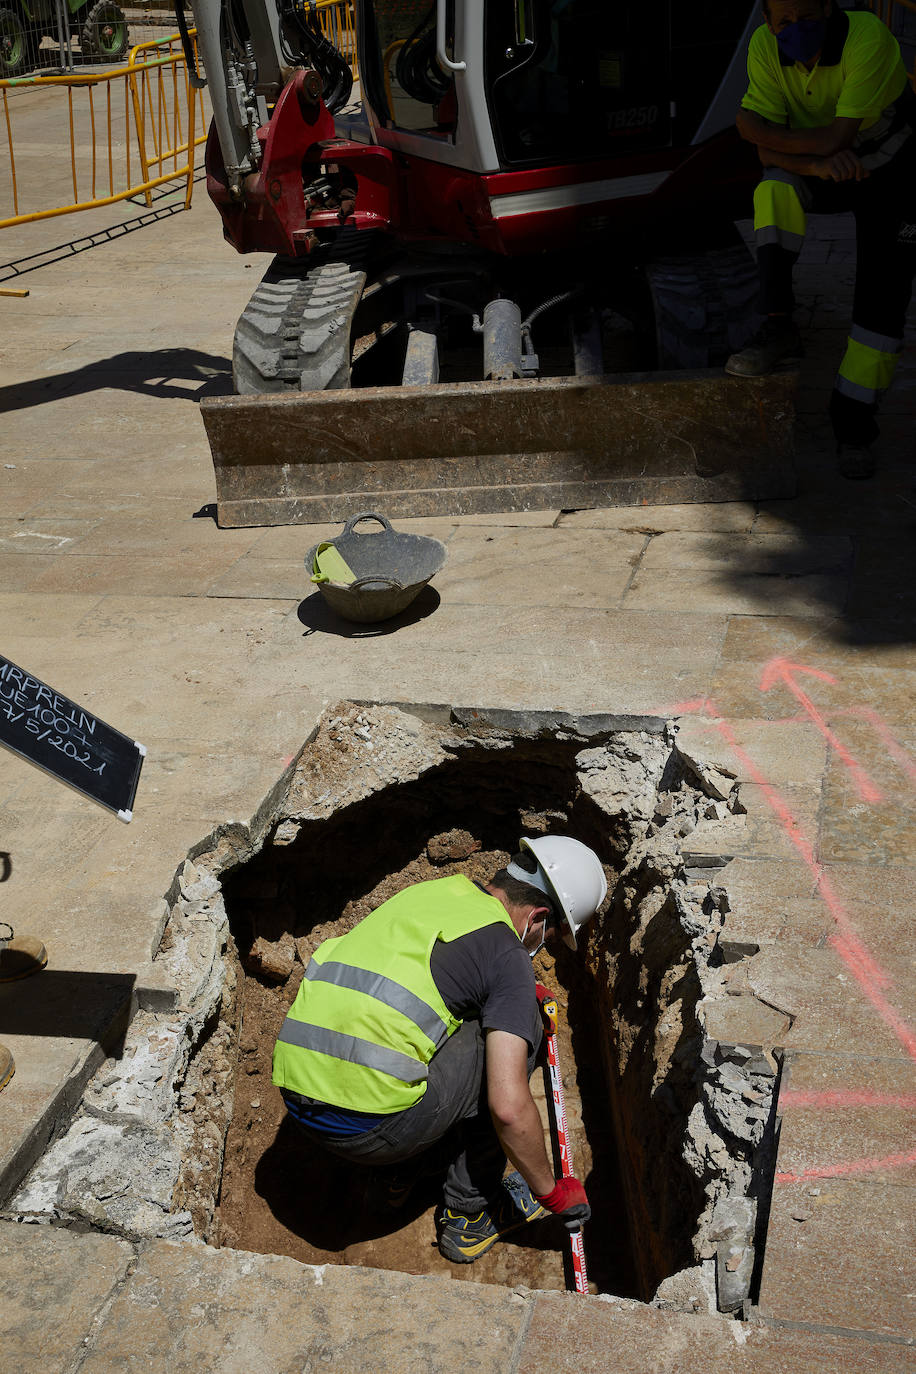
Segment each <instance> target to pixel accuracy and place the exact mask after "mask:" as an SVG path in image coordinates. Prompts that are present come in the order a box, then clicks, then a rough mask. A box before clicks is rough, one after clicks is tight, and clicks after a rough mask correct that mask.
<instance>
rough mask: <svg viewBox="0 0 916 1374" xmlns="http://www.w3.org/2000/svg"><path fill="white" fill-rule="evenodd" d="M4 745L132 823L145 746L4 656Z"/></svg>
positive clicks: (0, 701) (0, 708)
mask: <svg viewBox="0 0 916 1374" xmlns="http://www.w3.org/2000/svg"><path fill="white" fill-rule="evenodd" d="M0 744H5V745H6V746H7V748H9V749H12V750H13V751H14V752H15V753H17V754H21V755H22V757H23V758H24V759H28V761H29V763H34V764H37V765H38V767H39V768H44V769H45V771H46V772H48V773H53V774H54V776H55V777H56V778H60V780H61V782H66V783H68V784H69V785H70V786H71V787H75V788H76V789H77V791H78V792H84V793H85V794H86V796H87V797H91V798H92V800H93V801H97V802H99V803H100V804H101V805H102V806H106V807H108V809H109V810H110V811H114V812H115V813H116V814H117V816H118V818H119V820H122V821H129V820H130V818H131V815H132V808H133V804H134V797H135V796H136V794H137V784H138V782H139V781H140V769H141V768H142V767H143V760H144V758H145V757H146V750H145V749H144V747H143V745H142V744H137V742H136V740H132V739H129V738H128V736H127V735H122V734H121V732H120V731H119V730H113V729H112V728H111V726H110V725H106V724H105V722H104V721H103V720H99V718H98V717H97V716H93V715H90V714H89V712H88V711H84V710H83V708H82V707H81V706H77V704H76V702H75V701H71V700H70V698H69V697H65V696H64V695H63V694H62V693H61V692H56V691H55V690H54V688H53V687H49V686H48V685H47V683H45V682H41V681H40V680H39V679H38V678H37V677H32V675H31V674H30V673H27V672H26V671H25V669H24V668H17V667H16V664H15V663H10V661H9V659H8V658H4V657H3V656H2V655H0Z"/></svg>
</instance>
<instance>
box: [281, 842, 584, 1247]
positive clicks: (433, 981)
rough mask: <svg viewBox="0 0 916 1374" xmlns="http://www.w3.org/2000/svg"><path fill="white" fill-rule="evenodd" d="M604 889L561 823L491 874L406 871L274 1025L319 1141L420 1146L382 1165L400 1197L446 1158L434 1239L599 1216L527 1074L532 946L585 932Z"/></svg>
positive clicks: (382, 1156) (480, 1243) (354, 1151)
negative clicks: (547, 1132)
mask: <svg viewBox="0 0 916 1374" xmlns="http://www.w3.org/2000/svg"><path fill="white" fill-rule="evenodd" d="M606 894H607V882H606V880H605V876H604V872H603V870H602V867H601V863H600V861H599V859H598V856H597V855H596V854H595V853H594V851H593V850H591V849H589V848H588V847H587V846H586V845H584V844H581V843H580V842H579V841H578V840H574V839H571V838H570V837H568V836H561V835H545V836H541V837H539V838H536V839H522V840H521V841H520V849H519V853H517V854H516V855H515V856H514V858H513V859H512V861H511V862H510V863H509V864H508V865H507V866H506V868H503V869H500V870H499V872H498V873H496V874H494V876H493V878H492V879H491V881H490V882H489V883H487V884H479V883H474V882H471V881H470V879H468V878H465V877H463V876H461V875H456V876H454V877H448V878H438V879H436V880H434V881H432V882H425V883H417V884H415V885H414V886H412V887H409V888H405V889H404V891H403V892H400V893H398V894H397V895H396V896H395V897H392V898H391V899H390V900H389V901H387V902H385V903H383V905H382V906H380V907H379V908H378V909H377V910H376V911H374V912H372V913H371V914H370V915H369V916H367V917H366V918H365V919H364V920H363V921H361V922H360V924H359V925H358V926H356V927H355V928H354V929H353V930H352V931H350V932H349V933H348V934H347V935H344V936H341V937H339V938H337V939H332V940H326V941H325V942H324V943H323V944H322V945H321V946H320V947H319V948H318V949H317V950H316V951H315V954H314V955H313V957H312V959H311V962H310V963H309V966H308V968H307V969H306V972H305V976H304V978H303V980H302V984H301V986H300V988H299V992H298V994H297V996H296V1000H295V1001H294V1003H293V1005H292V1007H291V1008H290V1012H289V1015H288V1017H287V1019H286V1021H285V1023H284V1025H283V1029H282V1030H281V1032H280V1036H279V1038H278V1040H277V1044H276V1047H275V1050H274V1075H273V1076H274V1083H275V1084H276V1085H277V1086H278V1087H279V1088H280V1090H281V1092H282V1094H283V1097H284V1100H285V1102H286V1106H287V1109H288V1111H289V1114H290V1117H291V1118H292V1119H293V1121H295V1122H296V1124H297V1125H298V1127H299V1128H300V1129H301V1130H302V1131H303V1132H304V1133H305V1134H306V1135H307V1136H308V1137H309V1138H310V1139H311V1140H312V1141H314V1142H315V1143H318V1144H321V1145H322V1146H324V1148H325V1149H327V1150H329V1151H331V1153H333V1154H335V1155H338V1156H340V1157H341V1158H343V1159H347V1160H351V1161H352V1162H354V1163H358V1164H362V1165H369V1166H387V1165H397V1164H401V1163H403V1162H404V1161H408V1160H409V1161H411V1164H410V1166H409V1168H408V1170H405V1171H402V1172H403V1173H404V1178H403V1180H402V1179H399V1178H398V1177H397V1176H396V1175H392V1174H389V1187H388V1191H387V1200H388V1201H389V1202H390V1203H397V1202H399V1201H406V1197H407V1194H408V1192H409V1187H410V1184H412V1183H413V1182H416V1180H417V1179H418V1178H420V1177H422V1176H424V1174H428V1173H429V1171H430V1170H431V1169H432V1168H434V1167H438V1168H439V1169H441V1171H442V1172H443V1173H444V1174H445V1184H444V1192H443V1207H442V1210H441V1218H440V1222H439V1249H440V1251H441V1252H442V1254H443V1255H445V1256H446V1258H448V1259H450V1260H453V1261H455V1262H456V1263H459V1264H467V1263H471V1262H473V1261H474V1260H476V1259H477V1258H479V1256H480V1255H482V1254H485V1253H486V1251H487V1250H489V1249H490V1248H491V1246H493V1245H494V1244H495V1242H496V1241H497V1240H499V1239H500V1238H501V1237H502V1236H504V1235H506V1234H507V1233H508V1232H509V1231H513V1230H515V1229H516V1228H518V1227H520V1226H522V1225H524V1224H525V1223H526V1222H529V1221H535V1220H537V1218H539V1217H544V1216H547V1215H548V1214H549V1213H554V1214H556V1215H559V1216H560V1217H562V1219H563V1221H564V1222H565V1223H566V1225H567V1226H568V1227H569V1229H570V1230H572V1229H573V1228H575V1227H577V1226H580V1225H581V1224H582V1223H583V1222H584V1221H586V1220H587V1219H588V1217H589V1216H590V1209H589V1205H588V1199H587V1197H586V1194H585V1189H584V1188H583V1186H582V1184H581V1183H580V1182H579V1180H578V1179H575V1178H560V1179H557V1178H555V1176H554V1171H553V1167H552V1165H551V1162H550V1160H549V1158H548V1155H547V1151H546V1148H545V1145H544V1133H543V1128H542V1125H541V1119H540V1114H539V1112H538V1109H537V1105H536V1103H535V1101H534V1099H533V1097H532V1095H531V1090H530V1088H529V1086H528V1080H529V1077H530V1075H531V1073H532V1072H533V1069H534V1064H535V1057H536V1055H537V1051H538V1047H539V1045H540V1041H541V1018H540V1014H539V1010H538V1002H537V996H536V988H535V979H534V973H533V970H532V967H531V959H532V958H533V957H534V955H535V954H536V953H537V951H538V950H539V949H540V947H541V945H542V944H543V943H544V941H545V939H550V938H551V936H552V935H554V934H555V935H556V936H557V937H559V938H562V939H563V940H564V941H565V942H566V944H567V945H569V946H570V947H571V948H573V949H575V948H576V941H577V936H578V932H579V931H580V929H581V927H582V926H583V925H584V924H585V922H587V921H588V920H590V919H591V917H592V916H593V915H594V914H595V912H596V911H597V910H598V908H599V906H600V905H601V903H602V902H603V901H604V898H605V896H606ZM420 1156H423V1157H424V1158H423V1159H422V1161H421V1160H420ZM507 1158H508V1159H509V1160H510V1161H511V1162H512V1164H513V1166H514V1169H513V1171H512V1172H510V1173H509V1174H508V1175H506V1176H505V1177H504V1174H505V1169H506V1159H507Z"/></svg>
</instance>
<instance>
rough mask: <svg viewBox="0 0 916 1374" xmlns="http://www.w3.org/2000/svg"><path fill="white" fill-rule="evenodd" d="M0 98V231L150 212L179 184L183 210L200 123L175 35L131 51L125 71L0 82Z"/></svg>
mask: <svg viewBox="0 0 916 1374" xmlns="http://www.w3.org/2000/svg"><path fill="white" fill-rule="evenodd" d="M0 94H2V99H3V114H4V120H5V127H6V141H7V149H6V151H7V154H8V157H7V158H6V159H5V162H6V168H5V174H4V170H3V169H0V229H5V228H8V227H9V226H10V225H14V224H26V223H29V222H31V221H34V220H41V219H49V218H52V217H54V216H56V215H67V214H73V213H74V212H76V211H78V210H93V209H98V208H99V207H101V206H105V205H113V204H115V203H116V202H118V201H122V200H127V199H129V198H131V197H133V196H143V197H144V199H145V201H146V204H147V205H150V204H151V203H152V198H151V192H152V191H153V190H155V189H156V188H157V187H159V186H164V185H165V184H166V183H168V182H172V181H177V180H180V179H182V178H183V179H184V182H185V204H186V206H189V205H190V203H191V191H192V185H193V179H194V162H195V149H196V148H197V147H198V146H199V145H200V144H201V143H203V142H204V141H205V139H206V121H205V115H204V107H203V101H202V97H201V92H199V91H196V90H193V89H192V87H191V85H190V82H189V80H188V72H187V67H186V64H185V58H184V53H183V52H182V50H181V42H180V38H179V36H178V35H177V34H172V35H169V37H167V38H163V39H161V40H159V41H155V42H148V43H139V44H137V45H136V46H135V47H134V48H133V49H132V50H131V53H130V57H129V59H128V62H127V65H126V66H122V67H117V68H113V69H112V70H110V71H106V72H97V73H92V74H88V73H87V74H78V73H68V74H67V75H64V76H37V77H26V78H20V79H14V80H5V81H0ZM65 131H68V132H66V133H65ZM67 138H69V149H68V148H67ZM65 150H66V151H65ZM67 151H68V152H69V157H67ZM61 178H65V179H66V181H67V182H68V183H69V187H68V192H67V195H66V198H65V195H64V191H63V186H62V185H61ZM70 190H72V200H71V199H69V191H70ZM41 202H43V203H41ZM48 202H52V203H51V204H49V203H48Z"/></svg>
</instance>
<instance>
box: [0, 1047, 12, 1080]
mask: <svg viewBox="0 0 916 1374" xmlns="http://www.w3.org/2000/svg"><path fill="white" fill-rule="evenodd" d="M15 1072H16V1063H15V1060H14V1059H13V1055H12V1051H11V1050H9V1049H7V1047H6V1045H2V1044H0V1090H2V1089H3V1088H5V1087H6V1085H7V1083H8V1082H9V1081H10V1079H11V1078H12V1076H13V1074H14V1073H15Z"/></svg>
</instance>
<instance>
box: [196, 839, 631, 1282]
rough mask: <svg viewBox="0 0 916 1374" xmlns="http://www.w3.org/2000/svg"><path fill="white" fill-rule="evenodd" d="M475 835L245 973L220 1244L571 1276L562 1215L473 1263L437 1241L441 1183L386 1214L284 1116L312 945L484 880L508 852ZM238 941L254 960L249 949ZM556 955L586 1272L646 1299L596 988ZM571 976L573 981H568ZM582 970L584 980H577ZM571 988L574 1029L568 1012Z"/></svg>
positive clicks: (550, 970) (365, 1179)
mask: <svg viewBox="0 0 916 1374" xmlns="http://www.w3.org/2000/svg"><path fill="white" fill-rule="evenodd" d="M474 845H475V841H473V839H472V837H471V836H470V835H468V834H467V833H466V832H451V833H450V834H449V835H446V836H437V837H436V838H435V840H432V841H430V843H429V845H428V847H427V850H426V853H425V854H424V855H423V856H421V857H420V858H418V859H416V860H414V861H413V862H411V863H409V864H408V865H407V866H406V868H405V869H403V870H401V871H399V872H398V873H395V874H392V875H390V876H389V877H387V878H386V879H384V880H383V881H382V882H381V883H380V884H378V886H377V887H376V888H375V889H374V890H373V891H372V892H371V893H369V894H367V896H366V897H365V899H363V900H360V901H357V902H352V903H350V904H348V906H347V907H346V908H345V909H344V911H343V913H342V915H341V916H340V918H339V919H338V920H337V921H334V922H328V923H325V924H322V925H321V926H319V927H316V928H315V929H314V930H313V931H311V932H310V933H309V934H308V935H307V936H301V937H300V938H299V939H297V940H296V949H297V953H298V957H299V960H301V961H303V962H302V963H300V962H297V963H296V966H295V969H294V971H293V973H292V974H291V976H290V977H289V978H288V980H287V981H286V982H285V983H284V984H283V985H282V986H277V985H276V984H269V983H267V982H266V981H264V980H263V978H262V977H255V976H252V975H251V974H249V976H247V977H246V978H244V980H243V988H242V1030H241V1039H240V1053H239V1063H238V1069H237V1074H236V1084H235V1111H234V1117H233V1121H232V1123H231V1125H230V1128H229V1134H228V1138H227V1143H226V1158H225V1167H224V1173H223V1182H222V1192H221V1198H220V1208H219V1224H218V1228H217V1233H216V1239H217V1243H219V1244H222V1245H231V1246H234V1247H238V1248H241V1249H247V1250H253V1251H257V1252H260V1253H263V1254H284V1255H289V1256H292V1257H293V1258H295V1259H298V1260H301V1261H304V1262H305V1263H309V1264H325V1263H332V1264H351V1265H365V1266H369V1267H371V1268H382V1269H396V1270H401V1271H404V1272H406V1273H411V1274H426V1273H435V1274H440V1275H443V1276H448V1277H451V1278H455V1279H470V1280H473V1281H475V1282H484V1283H499V1284H506V1285H509V1286H514V1285H517V1284H522V1285H525V1286H527V1287H530V1288H543V1289H563V1288H565V1287H568V1286H571V1283H570V1282H569V1279H570V1278H571V1275H570V1274H569V1269H568V1264H569V1260H568V1243H567V1239H566V1232H565V1230H564V1229H563V1227H562V1225H561V1224H560V1223H559V1222H557V1221H555V1220H553V1219H550V1220H546V1221H540V1222H536V1223H533V1224H532V1225H530V1226H528V1227H525V1228H522V1229H520V1230H519V1231H518V1232H516V1233H514V1234H513V1235H512V1236H510V1237H507V1239H506V1240H505V1241H504V1242H502V1243H500V1244H499V1245H496V1246H495V1247H494V1248H493V1250H492V1251H490V1253H489V1254H487V1255H485V1256H483V1257H482V1258H481V1259H479V1260H478V1261H477V1262H476V1263H475V1264H473V1265H455V1264H452V1263H450V1262H449V1261H448V1260H445V1259H444V1258H443V1257H442V1256H441V1255H440V1254H439V1251H438V1249H437V1248H436V1243H435V1242H436V1231H435V1209H436V1205H437V1202H438V1200H439V1199H438V1193H439V1186H440V1181H439V1180H437V1179H424V1180H422V1181H421V1182H420V1183H418V1185H417V1187H416V1188H415V1190H414V1193H413V1194H412V1195H411V1198H410V1200H409V1202H408V1203H407V1205H406V1207H405V1208H404V1209H403V1210H402V1211H401V1212H399V1213H397V1214H394V1215H392V1214H391V1213H387V1214H386V1213H382V1212H380V1211H379V1210H378V1209H377V1207H374V1206H373V1205H372V1198H371V1197H370V1196H369V1195H368V1194H369V1191H370V1187H371V1183H370V1180H371V1175H370V1174H369V1173H368V1171H365V1170H360V1169H358V1168H355V1167H353V1166H350V1165H346V1164H344V1163H342V1162H341V1161H339V1160H335V1159H334V1158H333V1157H331V1156H330V1155H325V1154H324V1153H323V1152H321V1151H314V1150H311V1147H309V1146H308V1145H306V1144H304V1143H303V1141H302V1138H301V1137H300V1136H299V1135H298V1133H297V1132H296V1131H295V1128H294V1127H293V1126H291V1125H290V1124H288V1123H287V1121H286V1119H285V1116H286V1113H285V1108H284V1105H283V1101H282V1098H281V1097H280V1094H279V1092H278V1091H277V1089H276V1088H274V1087H273V1086H272V1084H271V1056H272V1052H273V1045H274V1042H275V1040H276V1037H277V1033H278V1031H279V1029H280V1026H281V1025H282V1022H283V1019H284V1017H285V1015H286V1012H287V1009H288V1007H289V1005H290V1003H291V1002H292V1000H293V998H294V996H295V993H296V990H297V988H298V985H299V982H300V980H301V977H302V974H303V971H304V970H303V963H305V962H307V961H308V958H309V957H310V955H311V951H312V950H313V949H314V948H315V947H316V946H317V945H318V944H319V943H320V942H321V940H323V939H326V938H328V937H329V936H331V935H336V934H341V933H343V932H344V931H345V930H347V929H350V928H351V927H352V926H353V925H354V924H355V923H356V921H357V920H359V919H360V918H361V917H362V916H363V915H365V914H366V913H367V912H368V911H369V910H372V909H374V908H375V907H376V906H378V905H379V904H380V903H381V902H382V901H384V900H385V899H386V898H388V897H390V896H392V895H393V894H394V893H395V892H397V891H400V890H401V888H403V887H405V886H407V885H408V884H411V883H414V882H418V881H421V880H423V879H426V878H435V877H442V876H445V875H446V874H449V873H455V872H463V873H466V874H467V875H468V876H469V877H470V878H472V879H473V878H478V879H480V880H486V879H488V878H489V877H491V876H492V874H493V873H494V872H495V871H496V869H497V868H499V867H500V866H501V865H502V864H503V863H505V862H506V861H507V859H508V857H509V856H508V855H507V854H505V853H500V852H495V851H490V852H482V851H480V850H476V852H475V850H474V848H473V846H474ZM241 952H242V955H243V961H244V959H245V954H246V951H245V950H244V949H243V950H242V951H241ZM560 961H561V967H560V968H557V967H555V965H554V962H553V960H552V959H551V958H550V956H548V955H547V952H546V951H542V952H541V953H540V954H539V955H538V958H537V962H536V972H537V975H538V977H540V978H541V980H542V981H544V982H546V983H547V984H548V985H549V986H551V987H552V988H553V989H554V990H555V992H556V994H557V1000H558V1003H559V1005H560V1026H559V1037H558V1042H559V1055H560V1065H561V1069H562V1070H563V1082H564V1091H565V1097H566V1110H567V1116H568V1119H569V1127H570V1133H571V1146H572V1158H573V1165H574V1168H575V1171H576V1173H577V1175H578V1176H579V1177H580V1178H583V1179H584V1180H585V1182H586V1187H587V1189H588V1192H589V1197H590V1200H591V1203H592V1208H593V1213H594V1217H593V1220H592V1222H591V1223H590V1225H589V1226H588V1227H587V1228H586V1233H585V1242H586V1257H587V1260H588V1265H589V1279H590V1281H591V1286H592V1288H593V1290H594V1291H601V1292H612V1293H616V1294H620V1295H625V1296H637V1294H636V1289H635V1279H634V1274H633V1265H632V1262H631V1258H630V1248H629V1241H628V1237H627V1230H626V1221H625V1216H624V1208H623V1198H622V1189H621V1187H620V1183H619V1178H618V1172H617V1160H616V1152H615V1148H614V1142H613V1136H612V1134H611V1125H610V1113H609V1111H608V1109H607V1102H606V1089H605V1087H604V1084H603V1082H602V1079H601V1069H600V1065H599V1064H598V1063H597V1060H596V1055H595V1050H594V1047H595V1044H596V1037H595V1036H594V1035H590V1034H589V1027H588V1019H589V1009H590V1006H589V1004H590V1002H592V1000H593V999H591V998H590V997H589V994H588V988H587V985H586V982H585V976H584V975H583V974H582V973H581V965H580V964H578V963H576V962H574V961H573V958H572V956H570V958H569V959H566V958H565V957H564V956H563V955H561V956H560ZM570 978H572V979H573V984H572V985H571V986H570V987H566V986H564V984H566V983H569V980H570ZM580 979H581V982H582V986H576V984H578V983H579V981H580ZM570 996H572V999H573V1012H572V1023H573V1031H572V1032H571V1030H570V1025H569V1022H568V1020H567V1012H568V1003H569V999H570ZM574 1046H575V1054H574ZM580 1085H581V1090H580ZM532 1090H533V1092H534V1095H535V1098H536V1100H537V1101H538V1104H539V1107H540V1109H541V1113H542V1117H543V1119H544V1122H545V1130H547V1129H548V1128H547V1121H548V1115H547V1103H546V1095H545V1091H544V1082H543V1075H542V1073H541V1072H540V1070H538V1071H536V1072H535V1075H534V1078H533V1079H532ZM583 1096H584V1102H583ZM583 1118H584V1120H583Z"/></svg>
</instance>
